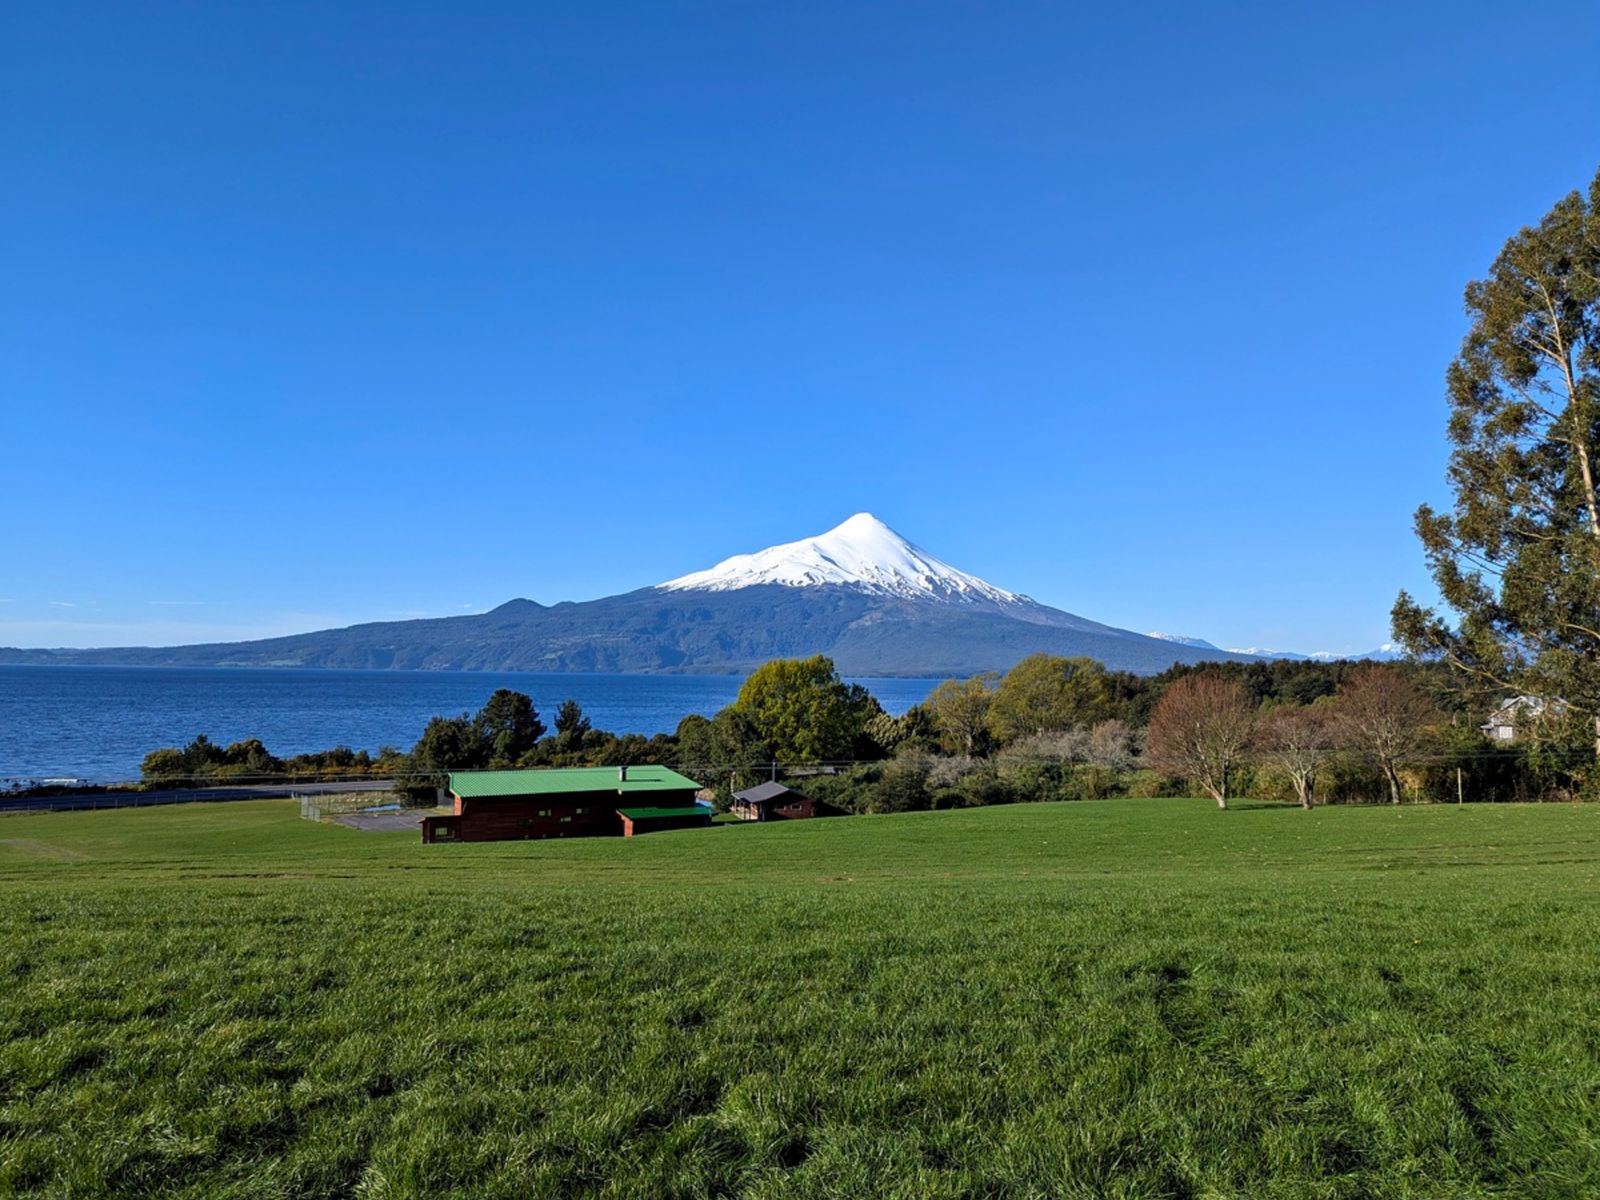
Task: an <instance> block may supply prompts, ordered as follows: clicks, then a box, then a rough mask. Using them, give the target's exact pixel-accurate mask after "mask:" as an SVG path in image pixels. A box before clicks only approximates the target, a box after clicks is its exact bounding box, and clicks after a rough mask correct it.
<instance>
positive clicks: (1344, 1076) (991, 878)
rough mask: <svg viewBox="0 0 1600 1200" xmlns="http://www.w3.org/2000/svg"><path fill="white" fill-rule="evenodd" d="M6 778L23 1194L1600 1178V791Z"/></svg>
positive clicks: (11, 1139) (15, 1097)
mask: <svg viewBox="0 0 1600 1200" xmlns="http://www.w3.org/2000/svg"><path fill="white" fill-rule="evenodd" d="M295 811H296V810H295V809H294V807H293V805H292V804H289V803H283V802H264V803H252V804H224V805H214V806H207V805H192V806H184V807H176V808H165V809H147V810H133V811H121V812H100V813H85V814H59V815H53V816H39V817H17V818H9V819H0V906H3V907H0V912H3V913H4V917H3V918H0V1195H8V1194H17V1195H34V1194H37V1195H46V1196H97V1195H115V1196H141V1195H174V1196H194V1197H201V1196H204V1197H216V1196H238V1197H250V1198H251V1200H262V1198H269V1197H275V1196H282V1197H305V1196H343V1195H356V1196H362V1197H387V1196H438V1195H448V1194H458V1195H471V1196H504V1197H527V1196H551V1197H558V1196H559V1197H565V1196H587V1195H593V1196H605V1197H627V1198H633V1197H643V1198H651V1197H694V1196H755V1197H791V1196H808V1197H809V1196H829V1197H840V1198H849V1200H858V1198H866V1197H881V1196H905V1197H957V1196H961V1197H988V1196H994V1197H1077V1196H1081V1197H1100V1196H1141V1197H1142V1196H1151V1197H1155V1196H1165V1197H1199V1196H1215V1197H1234V1196H1274V1197H1368V1196H1374V1197H1384V1196H1426V1197H1434V1196H1438V1197H1471V1196H1507V1197H1512V1196H1515V1197H1525V1196H1573V1197H1592V1196H1595V1195H1600V888H1597V886H1596V877H1597V874H1600V871H1597V867H1600V809H1596V808H1589V807H1581V806H1553V805H1552V806H1547V807H1512V806H1477V807H1471V806H1469V807H1467V808H1462V809H1458V808H1454V807H1440V808H1403V809H1400V810H1393V809H1388V808H1370V809H1323V810H1318V811H1315V812H1312V813H1302V812H1299V811H1297V810H1294V809H1285V808H1276V807H1263V808H1256V809H1244V810H1240V811H1234V812H1228V813H1221V812H1218V811H1216V810H1215V809H1214V808H1213V807H1211V806H1210V805H1209V804H1207V803H1205V802H1201V801H1187V800H1183V801H1174V800H1154V801H1112V802H1106V803H1099V804H1076V805H1030V806H1021V807H1014V808H993V809H979V810H972V811H965V812H948V813H926V814H915V815H907V816H896V817H858V818H852V819H849V820H834V821H814V822H802V823H792V824H774V825H765V826H751V825H740V826H735V827H725V826H719V827H717V828H715V829H711V830H704V829H702V830H686V831H681V832H673V833H660V834H653V835H651V836H649V837H645V838H638V839H634V840H631V841H622V840H606V841H563V842H531V843H500V844H487V845H476V846H474V845H454V846H422V845H420V844H418V842H417V840H416V838H415V837H414V836H413V835H404V834H394V835H389V834H369V833H360V832H356V831H353V830H349V829H345V828H342V827H338V826H329V825H313V824H311V823H308V822H303V821H300V820H298V819H296V817H295Z"/></svg>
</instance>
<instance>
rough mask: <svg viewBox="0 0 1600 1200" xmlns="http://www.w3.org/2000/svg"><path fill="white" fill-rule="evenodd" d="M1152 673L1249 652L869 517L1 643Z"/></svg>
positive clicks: (216, 654)
mask: <svg viewBox="0 0 1600 1200" xmlns="http://www.w3.org/2000/svg"><path fill="white" fill-rule="evenodd" d="M1040 651H1043V652H1046V653H1050V654H1059V655H1087V656H1088V657H1091V658H1095V659H1098V660H1099V661H1101V662H1103V663H1105V664H1106V666H1108V667H1110V668H1112V669H1113V670H1128V671H1136V672H1140V673H1144V674H1151V673H1155V672H1158V671H1163V670H1165V669H1166V668H1168V667H1170V666H1172V664H1173V663H1174V662H1186V663H1192V662H1201V661H1241V662H1242V661H1249V660H1250V658H1251V656H1249V655H1244V654H1234V653H1230V652H1228V651H1223V650H1218V649H1216V648H1215V647H1214V646H1210V645H1209V644H1202V645H1195V644H1189V643H1186V642H1176V641H1168V640H1164V639H1161V638H1157V637H1148V636H1146V635H1144V634H1140V633H1134V632H1132V631H1130V630H1126V629H1118V628H1116V627H1114V626H1111V625H1103V624H1101V623H1099V622H1097V621H1091V620H1088V619H1087V618H1084V617H1079V616H1074V615H1073V614H1071V613H1067V612H1063V611H1061V610H1060V609H1056V608H1051V607H1049V606H1048V605H1044V604H1040V603H1038V602H1037V601H1035V600H1032V599H1030V598H1029V597H1027V596H1024V595H1021V594H1020V593H1016V592H1009V591H1006V590H1004V589H1002V588H998V587H995V586H994V585H992V584H989V583H986V582H984V581H983V580H981V579H978V578H977V577H976V576H974V575H969V574H967V573H966V572H963V571H959V570H957V569H956V568H954V567H952V566H950V565H949V564H947V563H944V562H942V561H940V560H939V559H937V558H934V557H933V556H932V555H930V554H928V553H927V552H926V551H924V550H921V549H919V548H918V547H916V546H914V545H912V544H911V543H910V542H908V541H906V540H905V539H904V538H902V537H901V536H900V535H899V534H897V533H895V532H894V531H893V530H891V529H890V528H889V527H888V526H887V525H885V524H883V523H882V522H881V521H879V520H877V519H876V518H875V517H872V516H870V515H869V514H866V513H861V514H858V515H856V516H854V517H851V518H850V519H849V520H848V521H846V522H844V523H843V524H842V525H839V526H838V527H837V528H835V529H832V530H829V531H828V532H827V533H825V534H821V535H819V536H817V537H814V538H806V539H802V540H801V541H798V542H790V543H786V544H784V545H781V546H773V547H770V548H768V549H766V550H763V551H760V552H758V553H756V554H746V555H738V556H735V557H734V558H730V559H727V560H725V561H724V562H721V563H718V564H717V565H716V566H714V567H712V568H710V569H709V570H707V571H702V572H697V573H695V574H692V575H686V576H683V577H682V578H679V579H674V580H669V581H668V582H666V583H663V584H660V585H659V586H656V587H647V588H641V589H640V590H638V591H633V592H628V593H626V594H624V595H620V596H608V597H605V598H604V599H600V600H587V601H582V602H565V603H561V604H554V605H543V604H537V603H535V602H534V601H532V600H512V601H509V602H508V603H505V604H502V605H500V607H498V608H495V609H493V610H491V611H489V612H486V613H480V614H476V615H472V616H460V617H440V618H433V619H428V620H414V621H384V622H375V623H372V624H366V625H352V626H350V627H349V628H346V629H325V630H321V631H318V632H315V633H303V634H295V635H292V636H289V637H276V638H266V639H262V640H259V641H249V642H224V643H212V644H205V645H195V646H174V647H162V648H152V647H128V648H119V649H103V650H10V649H5V650H0V662H5V663H40V662H45V663H83V664H124V665H147V666H190V667H202V666H250V667H344V668H368V669H382V670H456V671H512V670H516V671H617V672H654V673H663V672H680V673H688V672H696V673H708V674H718V673H729V674H733V673H742V672H745V671H748V670H750V669H751V668H753V667H755V666H757V665H759V664H761V663H763V662H766V661H767V660H769V659H772V658H780V657H793V656H798V655H809V654H819V653H820V654H827V655H830V656H831V657H832V658H833V660H834V661H835V663H837V664H838V667H839V669H840V671H841V672H843V673H844V674H846V675H863V676H894V675H900V676H942V675H970V674H974V673H977V672H979V671H988V670H1004V669H1005V668H1007V667H1009V666H1011V665H1012V664H1013V663H1015V662H1016V661H1018V660H1019V659H1021V658H1024V657H1026V656H1027V655H1029V654H1034V653H1037V652H1040Z"/></svg>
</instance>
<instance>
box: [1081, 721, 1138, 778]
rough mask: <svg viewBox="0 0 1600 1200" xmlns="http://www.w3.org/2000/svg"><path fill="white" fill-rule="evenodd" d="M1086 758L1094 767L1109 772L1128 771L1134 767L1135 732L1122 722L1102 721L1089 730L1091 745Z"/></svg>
mask: <svg viewBox="0 0 1600 1200" xmlns="http://www.w3.org/2000/svg"><path fill="white" fill-rule="evenodd" d="M1084 758H1086V759H1087V760H1088V762H1089V765H1090V766H1092V767H1100V768H1102V769H1104V770H1107V771H1126V770H1127V769H1128V768H1129V767H1131V766H1133V760H1134V745H1133V730H1131V729H1129V728H1128V727H1127V726H1126V725H1124V724H1123V723H1122V722H1121V721H1118V720H1115V719H1113V720H1110V721H1101V722H1100V723H1099V724H1098V725H1096V726H1095V727H1094V728H1093V729H1091V730H1089V745H1088V747H1087V748H1086V749H1085V751H1084Z"/></svg>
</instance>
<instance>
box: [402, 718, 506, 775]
mask: <svg viewBox="0 0 1600 1200" xmlns="http://www.w3.org/2000/svg"><path fill="white" fill-rule="evenodd" d="M488 759H489V747H488V743H487V742H486V741H485V740H484V738H483V734H482V730H481V727H480V725H479V723H478V722H477V721H475V720H474V719H473V718H472V717H470V716H468V715H467V714H466V713H462V714H461V715H460V716H459V717H434V718H433V719H432V720H431V721H429V722H428V724H427V726H426V727H425V728H424V729H423V731H422V736H421V737H420V738H418V739H417V744H416V745H415V746H413V747H412V748H411V762H412V765H413V766H414V767H415V768H416V769H417V770H418V771H421V772H431V773H434V774H438V773H441V772H444V771H468V770H471V769H473V768H474V767H482V766H486V765H487V764H488Z"/></svg>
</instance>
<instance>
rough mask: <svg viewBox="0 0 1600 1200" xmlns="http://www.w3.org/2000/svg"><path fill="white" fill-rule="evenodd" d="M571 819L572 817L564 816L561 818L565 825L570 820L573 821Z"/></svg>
mask: <svg viewBox="0 0 1600 1200" xmlns="http://www.w3.org/2000/svg"><path fill="white" fill-rule="evenodd" d="M571 820H572V818H571V817H562V818H561V823H562V824H563V825H565V824H567V823H568V822H570V821H571Z"/></svg>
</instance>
